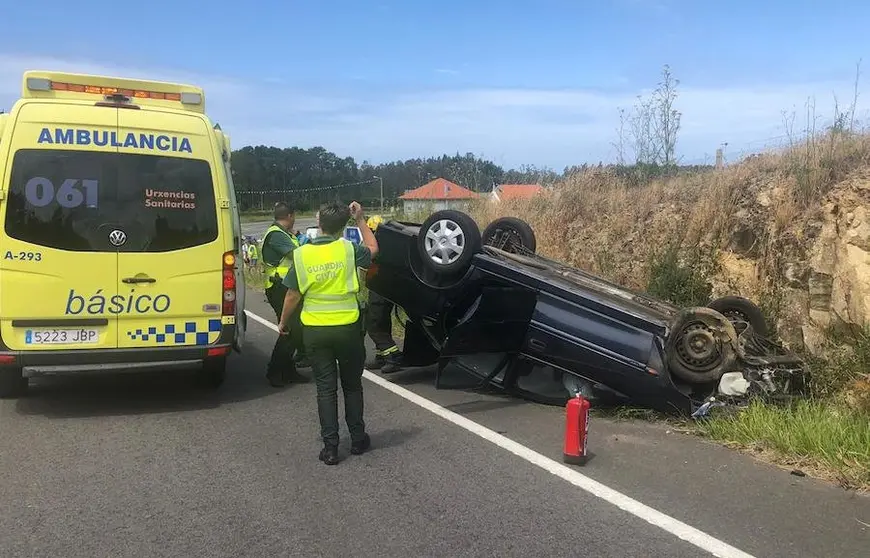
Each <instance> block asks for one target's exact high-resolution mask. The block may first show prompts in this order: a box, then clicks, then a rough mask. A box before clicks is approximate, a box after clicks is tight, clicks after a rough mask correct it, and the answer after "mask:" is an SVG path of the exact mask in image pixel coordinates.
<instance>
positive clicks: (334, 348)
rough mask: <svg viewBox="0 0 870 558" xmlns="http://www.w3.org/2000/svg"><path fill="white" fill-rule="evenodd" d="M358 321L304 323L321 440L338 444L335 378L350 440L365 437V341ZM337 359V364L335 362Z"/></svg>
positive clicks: (354, 440)
mask: <svg viewBox="0 0 870 558" xmlns="http://www.w3.org/2000/svg"><path fill="white" fill-rule="evenodd" d="M360 326H361V324H360V322H359V321H357V322H356V323H355V324H351V325H342V326H303V328H302V329H303V333H302V339H303V342H304V343H305V351H306V354H307V355H308V357H309V358H310V359H311V366H312V368H313V370H314V382H315V383H316V385H317V413H318V415H319V416H320V435H321V437H322V438H323V443H324V444H325V445H329V446H336V445H338V379H339V378H341V390H342V392H343V393H344V419H345V422H347V429H348V430H349V431H350V437H351V441H352V442H360V441H362V440H363V438H365V428H366V426H365V422H364V421H363V386H362V374H363V367H364V366H365V356H366V351H365V345H364V344H363V335H362V330H361V329H360ZM336 361H337V363H338V365H337V366H336Z"/></svg>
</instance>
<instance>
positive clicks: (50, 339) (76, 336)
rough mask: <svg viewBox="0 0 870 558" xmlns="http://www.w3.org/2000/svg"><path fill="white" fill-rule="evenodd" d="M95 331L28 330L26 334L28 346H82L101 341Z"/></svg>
mask: <svg viewBox="0 0 870 558" xmlns="http://www.w3.org/2000/svg"><path fill="white" fill-rule="evenodd" d="M99 339H100V335H99V332H98V331H97V330H95V329H28V330H27V331H25V332H24V342H25V343H26V344H27V345H67V344H72V345H81V344H86V343H96V342H97V341H99Z"/></svg>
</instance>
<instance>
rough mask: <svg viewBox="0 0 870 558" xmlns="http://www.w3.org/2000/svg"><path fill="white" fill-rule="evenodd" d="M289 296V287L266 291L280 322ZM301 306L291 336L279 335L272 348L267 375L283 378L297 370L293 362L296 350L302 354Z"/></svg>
mask: <svg viewBox="0 0 870 558" xmlns="http://www.w3.org/2000/svg"><path fill="white" fill-rule="evenodd" d="M286 294H287V287H285V286H284V285H281V284H280V283H279V284H274V285H272V286H271V287H270V288H268V289H266V299H267V300H268V301H269V306H271V307H272V310H274V311H275V315H276V316H277V317H278V321H280V320H281V311H282V309H283V308H284V296H285V295H286ZM301 306H302V305H301V304H300V305H298V306H297V307H296V310H295V311H294V312H293V314H292V316H291V321H290V334H289V335H278V336H277V337H278V339H276V340H275V346H274V347H273V348H272V356H271V358H270V359H269V365H268V367H267V373H268V374H269V375H270V376H275V377H277V378H281V377H282V376H284V375H287V374H290V373H292V372H294V371H295V370H296V365H295V363H294V362H293V353H294V352H295V351H296V350H299V351H300V352H302V349H303V347H302V323H301V322H300V321H299V314H300V312H301V311H302V308H301Z"/></svg>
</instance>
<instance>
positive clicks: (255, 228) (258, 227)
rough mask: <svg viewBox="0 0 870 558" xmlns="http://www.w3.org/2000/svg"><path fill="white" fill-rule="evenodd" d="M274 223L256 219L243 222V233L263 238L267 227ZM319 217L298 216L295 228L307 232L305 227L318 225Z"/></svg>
mask: <svg viewBox="0 0 870 558" xmlns="http://www.w3.org/2000/svg"><path fill="white" fill-rule="evenodd" d="M271 224H272V221H256V222H252V223H242V234H246V235H253V236H255V237H257V238H259V239H261V240H262V238H263V235H264V234H265V233H266V229H268V228H269V225H271ZM316 226H317V219H314V218H311V217H306V218H297V219H296V224H295V225H294V227H293V228H294V229H298V230H299V231H300V232H305V229H307V228H308V227H316Z"/></svg>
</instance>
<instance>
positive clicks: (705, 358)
mask: <svg viewBox="0 0 870 558" xmlns="http://www.w3.org/2000/svg"><path fill="white" fill-rule="evenodd" d="M736 342H737V331H736V330H735V328H734V325H733V324H732V323H731V321H730V320H729V319H728V318H727V317H725V316H723V315H722V314H720V313H719V312H717V311H716V310H713V309H711V308H703V307H699V308H689V309H686V310H684V311H683V312H682V313H681V315H680V317H679V319H678V320H677V322H676V323H675V324H674V327H673V328H672V330H671V333H670V335H669V336H668V342H667V355H668V357H667V358H668V368H669V369H670V371H671V373H673V375H674V376H676V377H677V378H679V379H681V380H683V381H685V382H687V383H689V384H706V383H711V382H715V381H718V380H719V378H721V377H722V374H724V373H726V372H730V371H732V370H733V369H734V367H735V364H736V362H737V354H736V352H735V350H734V344H735V343H736Z"/></svg>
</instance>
